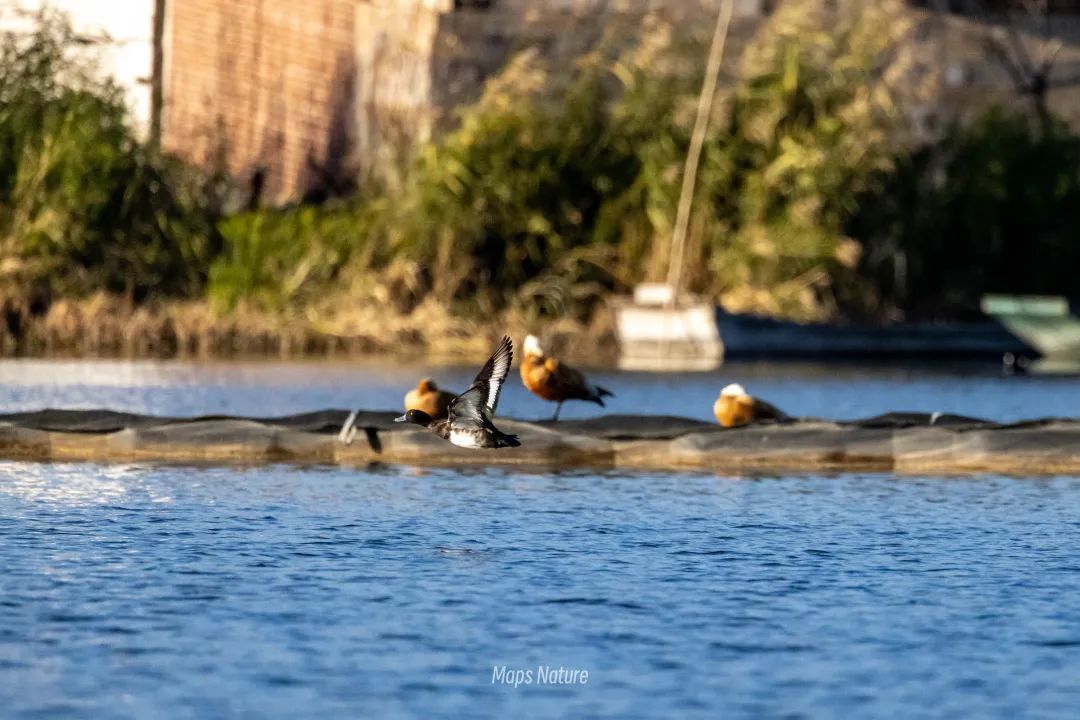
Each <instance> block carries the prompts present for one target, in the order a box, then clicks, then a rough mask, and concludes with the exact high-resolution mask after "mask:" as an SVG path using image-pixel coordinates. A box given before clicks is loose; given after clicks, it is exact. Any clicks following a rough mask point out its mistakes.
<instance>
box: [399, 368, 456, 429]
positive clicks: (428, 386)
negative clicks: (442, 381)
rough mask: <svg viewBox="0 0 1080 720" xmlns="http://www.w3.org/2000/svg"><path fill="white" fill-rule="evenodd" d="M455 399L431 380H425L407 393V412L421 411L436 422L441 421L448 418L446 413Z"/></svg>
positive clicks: (450, 393) (452, 394)
mask: <svg viewBox="0 0 1080 720" xmlns="http://www.w3.org/2000/svg"><path fill="white" fill-rule="evenodd" d="M454 397H455V396H454V393H452V392H447V391H445V390H440V389H439V387H438V385H436V384H435V381H434V380H432V379H431V378H424V379H423V380H421V381H420V382H419V383H417V384H416V387H414V388H413V389H412V390H410V391H409V392H407V393H405V410H406V411H409V410H419V411H420V412H423V413H426V414H427V415H430V416H431V418H432V419H434V420H441V419H442V418H444V417H446V411H447V409H448V408H449V407H450V401H451V400H453V399H454Z"/></svg>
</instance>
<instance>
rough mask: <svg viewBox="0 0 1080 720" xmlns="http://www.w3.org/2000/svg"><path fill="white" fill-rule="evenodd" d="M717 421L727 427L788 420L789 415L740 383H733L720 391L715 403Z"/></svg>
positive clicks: (714, 412) (714, 410) (714, 411)
mask: <svg viewBox="0 0 1080 720" xmlns="http://www.w3.org/2000/svg"><path fill="white" fill-rule="evenodd" d="M713 414H714V415H716V421H717V422H719V423H720V424H721V425H723V426H724V427H726V428H729V427H738V426H740V425H748V424H750V423H752V422H757V421H759V420H786V419H787V415H785V414H784V413H783V412H781V411H780V410H779V409H777V408H776V406H774V405H770V404H769V403H767V402H765V401H764V400H759V399H757V398H755V397H752V396H751V395H750V394H749V393H748V392H746V389H745V388H744V387H743V386H742V385H739V384H738V383H732V384H731V385H728V386H727V387H725V388H724V389H723V390H721V391H720V397H718V398H716V402H715V403H713Z"/></svg>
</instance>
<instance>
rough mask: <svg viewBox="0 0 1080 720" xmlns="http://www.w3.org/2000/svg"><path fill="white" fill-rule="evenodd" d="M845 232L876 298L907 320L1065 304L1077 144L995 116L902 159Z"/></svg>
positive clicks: (1078, 246) (1076, 245)
mask: <svg viewBox="0 0 1080 720" xmlns="http://www.w3.org/2000/svg"><path fill="white" fill-rule="evenodd" d="M860 208H861V210H860V213H859V214H858V216H857V217H856V218H854V220H853V226H852V232H855V233H858V234H859V236H860V237H861V238H863V240H864V242H865V244H866V247H867V255H866V263H865V271H866V272H867V273H868V274H869V275H870V276H871V277H872V278H874V280H875V282H876V284H877V285H878V286H879V287H880V288H881V293H882V297H883V298H884V300H885V301H886V302H888V303H890V304H892V305H894V306H895V307H897V308H899V309H901V310H903V311H905V312H906V313H907V314H908V315H910V316H912V317H924V318H933V317H956V316H963V315H974V314H975V313H977V308H978V304H979V298H980V297H981V296H982V294H984V293H989V292H1000V293H1061V294H1066V295H1071V294H1075V292H1076V279H1075V268H1076V267H1078V266H1080V137H1078V136H1077V135H1075V134H1073V133H1072V132H1071V131H1070V130H1069V128H1068V127H1067V126H1066V125H1065V124H1064V123H1062V122H1060V121H1051V122H1049V123H1046V125H1045V128H1044V127H1043V123H1041V122H1037V121H1036V120H1034V119H1033V118H1031V117H1030V116H1028V115H1024V114H1020V113H1016V112H1007V111H1004V110H1001V109H994V110H990V111H989V112H987V113H986V114H985V115H983V116H982V117H981V118H979V119H978V120H977V121H975V122H974V123H972V124H971V125H970V126H967V127H955V128H952V129H951V130H950V131H949V132H947V133H946V134H945V136H944V137H943V138H942V139H941V140H939V141H938V142H936V143H933V144H931V145H929V146H927V147H925V148H922V149H920V150H917V151H915V152H913V153H911V154H909V155H906V156H902V157H901V159H900V161H899V162H898V164H897V167H896V170H895V172H892V173H890V174H888V175H887V177H886V179H885V181H884V183H883V185H882V188H881V190H880V192H877V193H873V194H871V195H868V196H865V197H863V198H862V200H861V203H860Z"/></svg>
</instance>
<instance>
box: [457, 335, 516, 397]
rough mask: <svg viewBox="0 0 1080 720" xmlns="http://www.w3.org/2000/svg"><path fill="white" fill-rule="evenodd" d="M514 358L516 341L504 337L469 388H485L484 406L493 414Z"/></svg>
mask: <svg viewBox="0 0 1080 720" xmlns="http://www.w3.org/2000/svg"><path fill="white" fill-rule="evenodd" d="M513 360H514V343H513V342H511V341H510V338H508V337H504V338H503V339H502V342H501V343H499V347H498V349H497V350H496V351H495V352H494V353H493V354H492V355H491V357H489V358H488V361H487V362H486V363H484V367H482V368H480V372H479V373H477V375H476V379H475V380H473V384H472V387H470V388H469V390H472V389H473V388H476V387H480V388H483V389H484V391H485V392H484V407H485V408H486V409H487V411H488V413H489V414H491V415H494V414H495V407H496V406H497V405H498V404H499V393H500V392H502V386H503V383H504V382H505V381H506V376H507V375H509V374H510V363H511V362H512V361H513ZM466 392H467V391H466Z"/></svg>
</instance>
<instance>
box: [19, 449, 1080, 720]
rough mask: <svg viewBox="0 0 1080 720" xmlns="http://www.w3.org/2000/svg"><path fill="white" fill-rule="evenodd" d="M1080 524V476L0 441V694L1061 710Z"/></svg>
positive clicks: (344, 705)
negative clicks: (362, 459) (549, 673)
mask: <svg viewBox="0 0 1080 720" xmlns="http://www.w3.org/2000/svg"><path fill="white" fill-rule="evenodd" d="M1078 547H1080V480H1078V479H1077V478H1065V477H1058V478H1038V479H1017V478H1004V477H974V478H964V479H960V478H951V479H942V478H897V477H892V476H888V475H844V476H837V477H798V478H794V477H757V478H753V477H721V476H714V475H709V474H680V475H669V474H636V473H635V474H626V473H613V474H587V473H561V474H531V473H527V472H505V471H468V470H466V471H456V470H455V471H449V470H444V471H428V470H425V471H420V470H416V469H409V468H389V467H372V468H368V469H364V470H345V469H337V468H334V469H329V468H294V467H286V466H273V467H260V468H247V469H243V468H200V467H168V466H164V467H155V466H152V465H112V466H98V465H87V464H73V465H44V464H42V465H38V464H24V463H3V464H0V565H2V567H3V572H2V573H0V608H2V612H0V707H2V708H5V710H4V711H3V712H2V714H3V715H4V716H6V717H16V718H41V717H93V718H112V717H117V718H127V717H138V718H147V717H177V718H213V717H248V718H277V717H282V718H285V717H319V718H358V717H383V718H396V717H430V718H466V717H552V718H557V717H586V718H587V717H623V718H647V717H664V718H673V717H734V718H742V717H746V718H750V717H781V716H783V717H883V718H884V717H942V718H946V717H948V718H952V717H1001V718H1017V717H1061V718H1067V717H1075V713H1076V708H1077V707H1080V684H1078V675H1077V668H1078V667H1080V604H1078V600H1077V598H1078V597H1080V562H1078V560H1077V548H1078ZM504 665H505V666H506V667H507V668H508V669H509V670H511V671H512V670H514V669H525V670H535V669H537V668H539V667H540V666H545V667H547V666H550V667H553V668H558V667H560V666H561V667H563V668H565V669H567V670H572V669H577V670H586V671H587V672H588V674H589V675H588V681H587V683H585V684H574V685H558V686H555V685H541V684H538V683H536V682H535V673H534V682H533V683H532V684H521V685H519V686H518V687H516V688H515V687H513V686H512V685H506V684H502V683H499V682H496V683H493V682H492V679H493V669H495V668H497V667H501V666H504Z"/></svg>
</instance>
